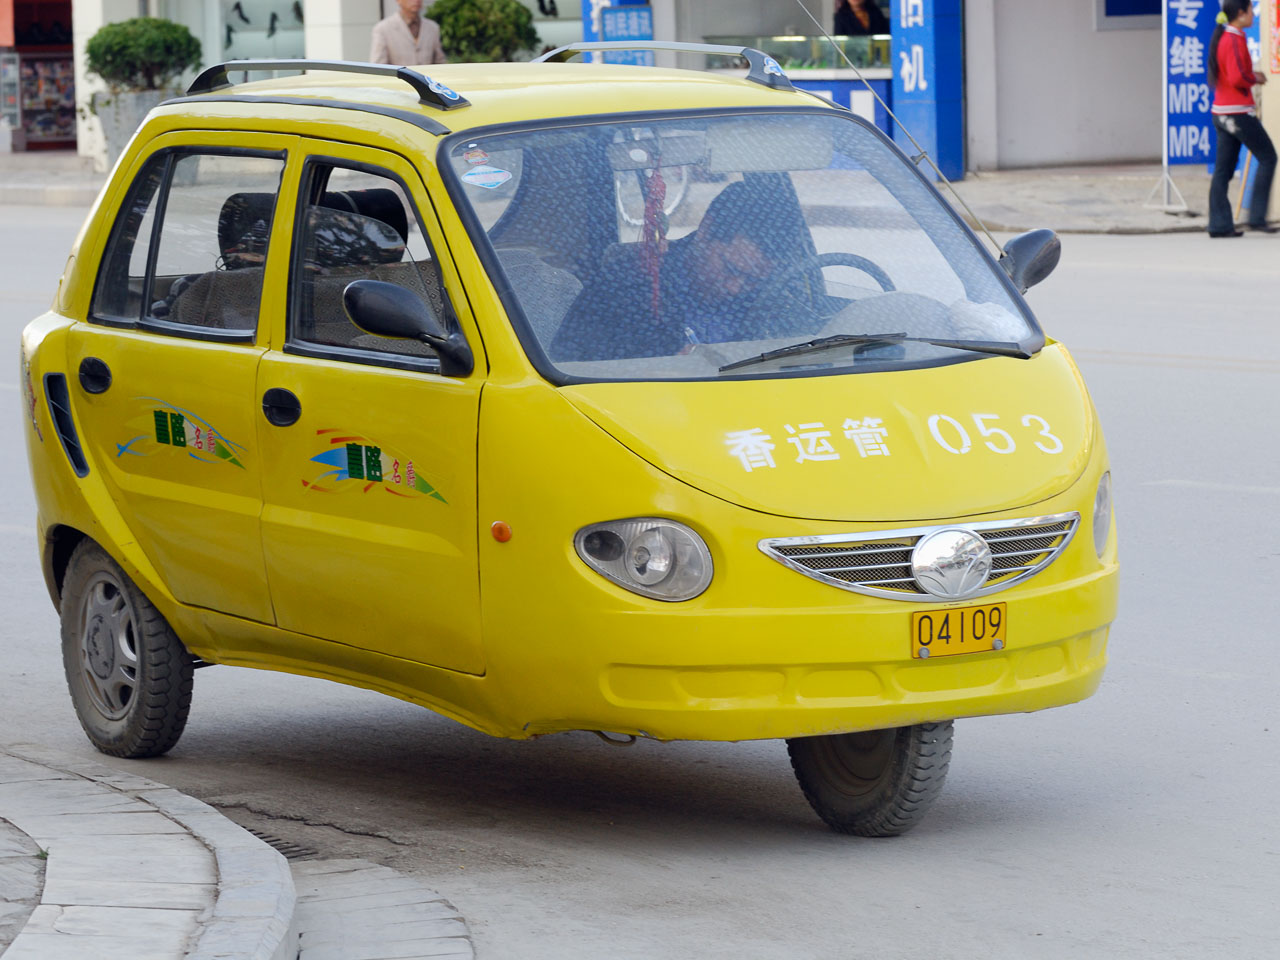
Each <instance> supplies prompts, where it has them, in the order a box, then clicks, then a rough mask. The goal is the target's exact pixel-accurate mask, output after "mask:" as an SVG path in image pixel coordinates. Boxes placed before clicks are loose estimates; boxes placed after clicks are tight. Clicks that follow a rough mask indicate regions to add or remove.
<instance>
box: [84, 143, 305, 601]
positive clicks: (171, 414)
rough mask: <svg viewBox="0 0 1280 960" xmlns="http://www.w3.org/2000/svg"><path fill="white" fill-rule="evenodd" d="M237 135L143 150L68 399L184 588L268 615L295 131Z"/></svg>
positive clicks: (157, 557)
mask: <svg viewBox="0 0 1280 960" xmlns="http://www.w3.org/2000/svg"><path fill="white" fill-rule="evenodd" d="M234 142H235V147H232V146H231V138H230V137H229V136H228V135H226V134H219V133H215V132H207V133H206V132H200V131H188V132H183V133H180V134H169V135H166V136H162V137H159V138H157V139H156V140H155V141H153V144H152V146H151V149H149V151H148V152H147V153H146V154H145V155H142V156H140V157H139V158H138V159H137V161H136V164H135V172H134V176H133V178H132V182H131V186H130V187H129V190H128V192H127V194H126V195H125V196H124V199H123V202H122V203H121V206H120V209H119V212H118V214H117V216H116V218H115V222H114V224H113V226H112V229H111V232H110V235H109V237H108V240H107V248H106V251H105V253H104V255H103V257H102V259H101V267H100V269H99V274H98V278H97V283H96V286H95V289H94V296H93V300H92V303H91V306H90V310H89V316H88V322H86V323H79V324H76V325H75V326H74V327H72V329H71V331H70V334H69V336H68V352H69V356H68V370H70V371H72V372H73V374H72V376H73V379H72V382H71V384H70V385H69V393H70V397H69V402H70V404H71V406H72V408H73V410H74V414H75V416H76V418H77V420H78V422H79V423H81V425H82V430H83V435H84V442H85V444H86V445H87V446H88V447H89V449H90V452H91V454H92V462H94V463H95V464H100V465H101V472H102V474H103V477H102V480H103V483H104V484H105V488H106V492H107V493H108V494H109V495H110V497H111V498H112V500H113V501H114V502H115V504H116V505H117V506H118V509H119V510H120V511H121V513H122V515H123V516H124V517H125V518H126V520H127V522H128V523H129V526H130V532H131V535H132V536H133V537H134V538H136V539H137V541H138V543H139V544H140V546H141V547H142V549H143V550H144V551H145V553H146V554H147V555H148V556H149V557H150V559H151V560H152V562H153V563H154V564H155V566H156V568H157V569H158V570H159V572H160V575H161V577H163V578H164V580H165V582H166V584H167V585H168V587H169V589H170V590H171V591H172V592H173V594H174V596H175V597H176V598H177V599H178V600H179V601H181V602H183V603H186V604H190V605H193V606H198V607H207V608H210V609H213V610H217V611H220V612H223V613H228V614H232V615H234V616H238V617H245V618H249V619H252V620H258V621H262V622H266V623H270V622H271V620H272V611H271V603H270V596H269V594H268V591H267V587H266V574H265V570H264V567H263V561H262V543H261V536H260V531H259V520H258V517H259V513H260V512H261V507H262V496H261V474H260V470H261V460H260V457H259V453H258V449H257V435H256V431H257V419H258V416H260V414H259V415H255V408H256V403H255V399H256V393H255V389H256V376H257V367H258V362H259V359H260V358H261V356H262V353H263V349H264V347H263V346H262V345H261V344H260V342H259V337H258V330H259V313H260V312H262V313H264V314H266V313H268V312H269V306H268V304H266V303H264V300H263V288H264V284H263V276H264V269H265V268H266V267H267V266H268V265H269V262H270V261H271V260H273V259H276V258H277V255H276V252H275V251H274V250H273V249H272V245H271V243H270V241H271V236H272V233H273V230H272V225H273V223H274V220H275V214H276V211H277V207H278V203H277V199H278V195H279V190H280V185H281V182H282V175H283V171H284V168H285V162H286V156H287V151H288V148H289V147H290V146H291V145H293V144H294V143H296V140H295V139H294V138H291V137H279V136H268V135H254V134H239V135H236V136H235V138H234ZM286 256H287V253H286V252H285V251H280V252H279V255H278V259H280V261H281V263H282V264H283V263H284V261H285V259H286Z"/></svg>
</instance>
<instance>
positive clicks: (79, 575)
mask: <svg viewBox="0 0 1280 960" xmlns="http://www.w3.org/2000/svg"><path fill="white" fill-rule="evenodd" d="M61 606H62V666H63V669H64V670H65V671H66V675H67V688H68V689H69V690H70V691H71V702H72V704H73V705H74V706H75V710H76V717H77V718H78V719H79V720H80V726H81V727H83V728H84V732H85V733H86V734H87V735H88V737H89V740H90V741H91V742H92V743H93V745H94V746H95V747H97V748H98V749H99V750H100V751H102V752H103V753H105V754H109V755H110V756H113V757H156V756H159V755H160V754H162V753H164V752H165V751H167V750H169V749H170V748H171V747H172V746H173V745H174V744H175V743H177V742H178V738H179V737H180V736H182V729H183V727H185V726H186V724H187V713H188V712H189V711H190V709H191V676H192V661H191V654H189V653H188V652H187V649H186V647H184V646H183V645H182V642H181V641H180V640H178V638H177V637H176V636H174V633H173V630H171V629H170V628H169V624H168V623H167V622H166V621H165V619H164V617H162V616H161V615H160V612H159V611H158V610H156V608H155V607H154V606H152V605H151V601H150V600H148V599H147V598H146V597H145V596H144V595H143V593H142V591H141V590H139V589H138V588H137V586H135V585H134V583H133V581H132V580H130V579H129V578H128V576H126V575H125V572H124V571H123V570H121V569H120V567H119V565H117V564H116V562H115V561H114V560H112V559H111V557H109V556H108V555H107V553H106V551H105V550H103V549H102V548H101V547H100V546H98V545H97V544H96V543H94V542H93V541H92V540H84V541H82V542H81V543H80V544H79V546H77V547H76V548H75V550H74V552H73V553H72V554H71V561H70V563H68V564H67V573H66V576H65V577H64V578H63V583H62V603H61Z"/></svg>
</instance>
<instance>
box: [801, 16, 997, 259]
mask: <svg viewBox="0 0 1280 960" xmlns="http://www.w3.org/2000/svg"><path fill="white" fill-rule="evenodd" d="M796 5H797V6H799V7H800V9H801V10H803V11H804V15H805V16H806V17H808V18H809V19H810V20H812V21H813V25H814V26H815V27H817V28H818V32H819V33H821V34H822V36H823V37H824V38H825V39H826V41H827V42H828V43H829V44H831V46H832V47H834V48H835V51H836V53H838V54H839V55H840V58H841V59H842V60H843V61H844V62H845V63H846V64H848V65H849V68H850V69H851V70H853V72H854V73H855V74H857V77H858V79H859V80H861V81H862V83H863V85H864V86H865V87H866V88H867V89H868V90H869V91H871V96H873V97H875V99H876V103H878V104H880V106H881V107H883V108H884V112H885V113H886V114H888V116H889V119H891V120H892V121H893V122H894V123H896V124H897V125H898V128H899V129H900V130H901V131H902V132H903V133H904V134H906V137H907V139H908V140H910V141H911V146H912V147H913V148H914V149H915V151H916V153H915V156H913V157H911V162H912V163H913V164H915V165H916V166H919V165H920V161H921V160H927V161H929V166H930V167H931V168H932V170H933V172H934V174H935V175H936V176H937V178H938V179H939V180H941V181H942V182H943V183H944V184H946V186H947V189H948V190H949V191H950V192H951V195H952V196H953V197H955V198H956V201H957V202H958V203H959V204H960V206H961V207H962V208H964V212H965V213H967V214H968V215H969V219H970V220H971V221H972V222H973V223H975V224H977V226H978V228H979V229H980V230H981V231H982V233H983V234H984V235H985V236H986V238H987V239H988V240H989V241H991V245H992V246H993V247H995V248H996V250H997V251H998V252H1000V253H1003V252H1004V251H1003V250H1001V248H1000V244H998V243H997V242H996V238H995V237H993V236H992V235H991V231H990V230H988V229H987V225H986V224H985V223H983V222H982V220H981V219H980V218H979V217H978V215H977V214H976V213H974V212H973V210H972V209H971V208H970V207H969V205H968V204H967V203H965V202H964V197H962V196H960V194H959V193H958V192H957V191H956V188H955V187H954V186H953V185H952V183H951V181H950V180H949V179H947V176H946V174H944V173H943V172H942V171H941V170H939V169H938V165H937V164H936V163H934V162H933V157H931V156H929V152H928V151H927V150H925V149H924V147H922V146H920V144H919V143H918V142H917V141H916V138H915V137H913V136H912V135H911V131H910V130H908V129H907V125H906V124H905V123H903V122H902V121H901V120H899V119H898V116H897V114H895V113H894V112H893V110H892V109H890V107H889V105H888V104H887V103H885V102H884V98H883V97H881V96H880V94H879V93H877V92H876V88H875V87H873V86H872V85H871V81H869V80H868V79H867V78H866V77H864V76H863V75H862V71H861V70H860V69H858V65H857V64H855V63H854V62H853V61H852V60H850V59H849V56H848V54H846V53H845V52H844V50H843V49H841V47H840V44H838V43H836V42H835V40H834V39H832V37H831V34H829V33H827V31H826V30H825V29H823V26H822V23H821V22H820V21H819V20H818V18H817V17H815V16H814V15H813V12H812V11H810V9H809V8H808V7H806V6H805V5H804V3H803V2H802V0H796Z"/></svg>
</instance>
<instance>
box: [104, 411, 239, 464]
mask: <svg viewBox="0 0 1280 960" xmlns="http://www.w3.org/2000/svg"><path fill="white" fill-rule="evenodd" d="M138 399H139V400H140V401H142V402H144V403H146V404H147V408H146V410H145V411H144V412H141V413H139V414H138V416H136V417H134V418H133V419H132V420H130V421H129V426H130V427H132V428H133V429H134V430H135V431H137V432H136V433H134V435H133V436H132V437H131V438H130V439H128V440H127V441H125V442H124V443H117V444H116V459H119V458H121V457H125V456H129V457H150V456H154V455H156V454H159V453H164V452H165V451H170V452H181V453H184V454H186V455H187V456H188V457H191V458H192V459H194V460H199V461H200V462H201V463H228V464H231V465H232V466H236V467H239V468H240V469H241V470H243V469H244V464H243V463H241V462H240V457H242V456H244V451H245V448H244V446H243V445H241V444H238V443H235V442H233V441H231V440H228V439H227V438H226V437H225V436H223V435H222V433H221V431H219V430H218V429H217V428H216V427H214V426H213V425H212V424H211V423H209V421H207V420H205V419H204V418H203V417H200V416H198V415H197V414H194V413H192V412H191V411H189V410H184V409H182V408H181V407H176V406H174V405H173V404H172V403H169V402H168V401H165V400H160V399H159V398H157V397H139V398H138Z"/></svg>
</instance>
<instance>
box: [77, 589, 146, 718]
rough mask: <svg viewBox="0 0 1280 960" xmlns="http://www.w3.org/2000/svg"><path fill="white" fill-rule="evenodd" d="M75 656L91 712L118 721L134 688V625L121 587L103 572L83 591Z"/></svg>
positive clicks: (136, 661) (135, 642)
mask: <svg viewBox="0 0 1280 960" xmlns="http://www.w3.org/2000/svg"><path fill="white" fill-rule="evenodd" d="M79 654H80V676H81V677H82V678H83V680H84V685H85V689H86V691H87V692H88V694H89V699H90V700H92V701H93V705H94V707H95V708H96V709H97V710H98V712H99V713H101V714H102V715H103V716H104V717H106V718H107V719H108V720H123V719H124V718H125V716H126V715H127V714H128V713H129V708H130V707H131V706H132V705H133V698H134V692H135V690H136V688H137V685H138V637H137V626H136V623H135V618H134V613H133V605H132V604H130V603H129V598H128V597H127V596H126V595H125V592H124V589H123V588H122V586H121V585H120V582H119V581H118V580H117V579H116V578H115V577H113V576H111V574H109V573H106V572H104V571H99V572H98V573H95V574H94V575H93V577H92V579H90V581H89V584H88V587H87V589H86V590H85V599H84V607H83V610H82V612H81V617H80V629H79Z"/></svg>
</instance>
